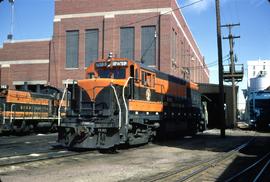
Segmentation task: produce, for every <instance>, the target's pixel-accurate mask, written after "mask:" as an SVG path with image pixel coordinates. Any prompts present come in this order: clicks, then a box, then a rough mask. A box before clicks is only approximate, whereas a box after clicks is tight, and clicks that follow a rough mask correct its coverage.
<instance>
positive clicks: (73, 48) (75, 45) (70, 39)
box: [66, 30, 79, 68]
mask: <svg viewBox="0 0 270 182" xmlns="http://www.w3.org/2000/svg"><path fill="white" fill-rule="evenodd" d="M78 57H79V31H78V30H73V31H67V32H66V68H78Z"/></svg>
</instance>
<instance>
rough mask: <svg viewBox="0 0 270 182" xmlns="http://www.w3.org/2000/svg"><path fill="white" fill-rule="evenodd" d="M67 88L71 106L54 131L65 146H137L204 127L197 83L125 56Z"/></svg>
mask: <svg viewBox="0 0 270 182" xmlns="http://www.w3.org/2000/svg"><path fill="white" fill-rule="evenodd" d="M68 90H69V92H70V93H71V106H70V109H69V110H68V111H67V113H66V118H64V119H63V120H62V121H61V124H60V126H59V128H58V142H59V144H60V145H62V146H64V147H69V148H86V149H106V148H111V147H114V146H117V145H119V144H129V145H137V144H143V143H147V142H149V141H150V140H152V139H153V138H154V137H161V138H162V137H164V136H167V135H169V134H178V135H179V134H183V133H185V132H189V133H191V134H192V133H196V132H197V131H198V130H204V128H205V121H204V119H203V117H202V108H201V95H200V93H199V92H198V85H197V84H195V83H192V82H188V81H186V80H183V79H180V78H177V77H174V76H171V75H168V74H165V73H162V72H160V71H157V70H155V69H151V68H149V67H146V66H144V65H142V64H140V63H138V62H135V61H132V60H128V59H125V58H123V59H122V58H108V59H104V60H100V61H96V62H94V63H92V64H91V65H90V66H89V67H88V68H87V70H86V79H83V80H77V81H74V82H73V84H71V85H69V87H68Z"/></svg>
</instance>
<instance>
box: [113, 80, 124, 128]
mask: <svg viewBox="0 0 270 182" xmlns="http://www.w3.org/2000/svg"><path fill="white" fill-rule="evenodd" d="M110 86H111V87H112V89H113V92H114V95H115V98H116V102H117V105H118V109H119V129H120V128H121V126H122V123H121V120H122V110H121V106H120V102H119V99H118V97H117V93H116V90H115V87H114V86H113V85H112V84H111V85H110Z"/></svg>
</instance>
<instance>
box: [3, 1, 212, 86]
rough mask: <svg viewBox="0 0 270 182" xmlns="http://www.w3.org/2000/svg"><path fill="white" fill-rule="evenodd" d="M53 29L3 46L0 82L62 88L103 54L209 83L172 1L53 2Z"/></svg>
mask: <svg viewBox="0 0 270 182" xmlns="http://www.w3.org/2000/svg"><path fill="white" fill-rule="evenodd" d="M53 32H54V33H53V37H52V39H51V40H43V41H35V42H15V43H6V44H4V46H3V48H2V49H0V64H1V73H0V74H1V80H0V81H1V84H9V85H16V84H17V85H19V84H22V83H24V82H29V83H32V84H41V85H43V84H44V85H45V84H50V85H52V86H56V87H63V83H64V82H65V80H67V79H81V78H84V70H85V68H86V67H87V66H88V65H89V64H90V62H92V61H93V60H96V59H100V58H106V57H107V55H108V54H109V52H112V53H113V54H114V55H115V56H116V57H127V58H130V59H134V60H137V61H141V62H143V63H144V64H146V65H148V66H150V67H154V68H156V69H159V70H161V71H163V72H167V73H169V74H172V75H175V76H178V77H182V78H185V79H188V80H191V81H195V82H200V83H208V82H209V71H208V69H207V68H206V67H205V62H204V58H203V56H202V55H201V53H200V50H199V48H198V46H197V44H196V42H195V40H194V38H193V36H192V34H191V32H190V30H189V28H188V25H187V23H186V21H185V19H184V17H183V15H182V13H181V11H180V10H179V6H178V4H177V1H176V0H148V1H146V0H136V1H134V0H118V1H111V0H99V1H96V2H95V3H93V0H88V1H87V0H78V1H75V0H73V1H72V0H58V1H55V17H54V31H53ZM24 63H25V64H24ZM28 70H29V71H30V70H31V72H28V74H25V73H26V72H27V71H28ZM29 73H31V74H29Z"/></svg>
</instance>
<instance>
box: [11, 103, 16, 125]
mask: <svg viewBox="0 0 270 182" xmlns="http://www.w3.org/2000/svg"><path fill="white" fill-rule="evenodd" d="M14 106H16V105H15V104H11V106H10V124H12V122H13V119H12V112H13V109H12V108H13V107H14Z"/></svg>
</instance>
